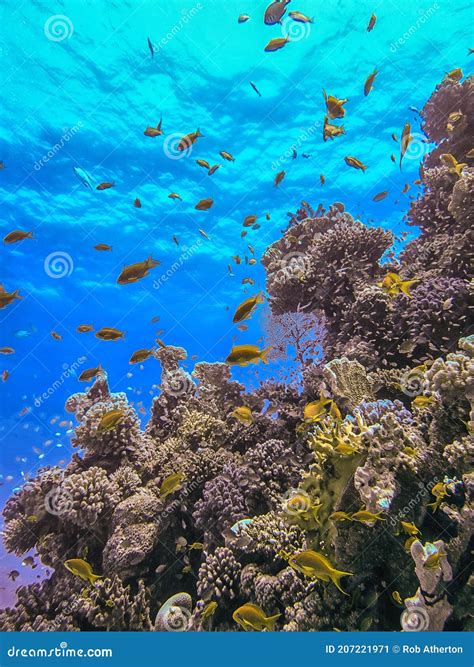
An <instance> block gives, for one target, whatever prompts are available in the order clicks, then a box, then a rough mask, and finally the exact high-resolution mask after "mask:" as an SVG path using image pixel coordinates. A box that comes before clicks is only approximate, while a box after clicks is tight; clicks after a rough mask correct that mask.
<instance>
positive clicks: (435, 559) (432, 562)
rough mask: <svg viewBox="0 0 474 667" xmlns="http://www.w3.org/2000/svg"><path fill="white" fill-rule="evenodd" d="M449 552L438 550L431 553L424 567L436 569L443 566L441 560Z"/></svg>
mask: <svg viewBox="0 0 474 667" xmlns="http://www.w3.org/2000/svg"><path fill="white" fill-rule="evenodd" d="M447 555H448V554H446V553H444V551H437V552H436V553H433V554H431V555H430V556H428V558H427V559H426V560H425V562H424V563H423V567H424V568H426V569H427V570H436V569H437V568H438V567H441V565H440V563H439V560H440V558H442V557H446V556H447Z"/></svg>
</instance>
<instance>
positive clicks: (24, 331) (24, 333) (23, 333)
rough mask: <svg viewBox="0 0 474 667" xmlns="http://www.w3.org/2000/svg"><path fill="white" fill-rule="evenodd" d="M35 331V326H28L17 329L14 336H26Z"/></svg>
mask: <svg viewBox="0 0 474 667" xmlns="http://www.w3.org/2000/svg"><path fill="white" fill-rule="evenodd" d="M35 332H36V327H35V326H30V328H29V329H18V330H17V331H15V332H14V334H13V335H14V336H15V338H28V337H29V336H31V334H33V333H35Z"/></svg>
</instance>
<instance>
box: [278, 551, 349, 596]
mask: <svg viewBox="0 0 474 667" xmlns="http://www.w3.org/2000/svg"><path fill="white" fill-rule="evenodd" d="M288 564H289V565H290V567H292V568H293V569H294V570H296V571H297V572H301V574H304V575H305V577H311V578H315V579H320V580H321V581H332V583H333V584H334V585H335V586H336V588H338V589H339V590H340V591H341V593H344V595H348V593H346V592H345V591H344V590H343V589H342V588H341V584H340V579H341V578H342V577H352V576H353V573H352V572H343V571H342V570H336V569H335V568H334V567H333V566H332V565H331V563H330V562H329V560H328V559H327V558H326V556H323V554H321V553H318V552H316V551H313V550H308V551H300V552H299V553H297V554H294V555H293V556H290V558H289V560H288Z"/></svg>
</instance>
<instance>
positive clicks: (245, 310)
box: [232, 292, 265, 324]
mask: <svg viewBox="0 0 474 667" xmlns="http://www.w3.org/2000/svg"><path fill="white" fill-rule="evenodd" d="M264 300H265V299H264V298H263V294H262V292H259V293H258V294H256V295H255V296H251V297H249V298H248V299H245V301H242V303H241V304H240V305H239V306H238V307H237V310H236V311H235V313H234V317H233V318H232V322H233V323H234V324H237V323H238V322H242V320H246V319H247V318H249V317H250V315H251V314H252V313H253V311H254V310H255V308H256V307H257V306H258V304H259V303H263V302H264Z"/></svg>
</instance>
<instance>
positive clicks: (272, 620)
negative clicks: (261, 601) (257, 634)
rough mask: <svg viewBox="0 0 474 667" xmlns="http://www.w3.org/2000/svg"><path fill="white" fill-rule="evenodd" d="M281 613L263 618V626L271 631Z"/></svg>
mask: <svg viewBox="0 0 474 667" xmlns="http://www.w3.org/2000/svg"><path fill="white" fill-rule="evenodd" d="M280 616H281V614H275V615H274V616H268V617H267V618H266V619H265V627H266V628H267V630H270V631H271V632H272V631H273V630H274V629H275V623H276V622H277V620H278V619H279V618H280Z"/></svg>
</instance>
